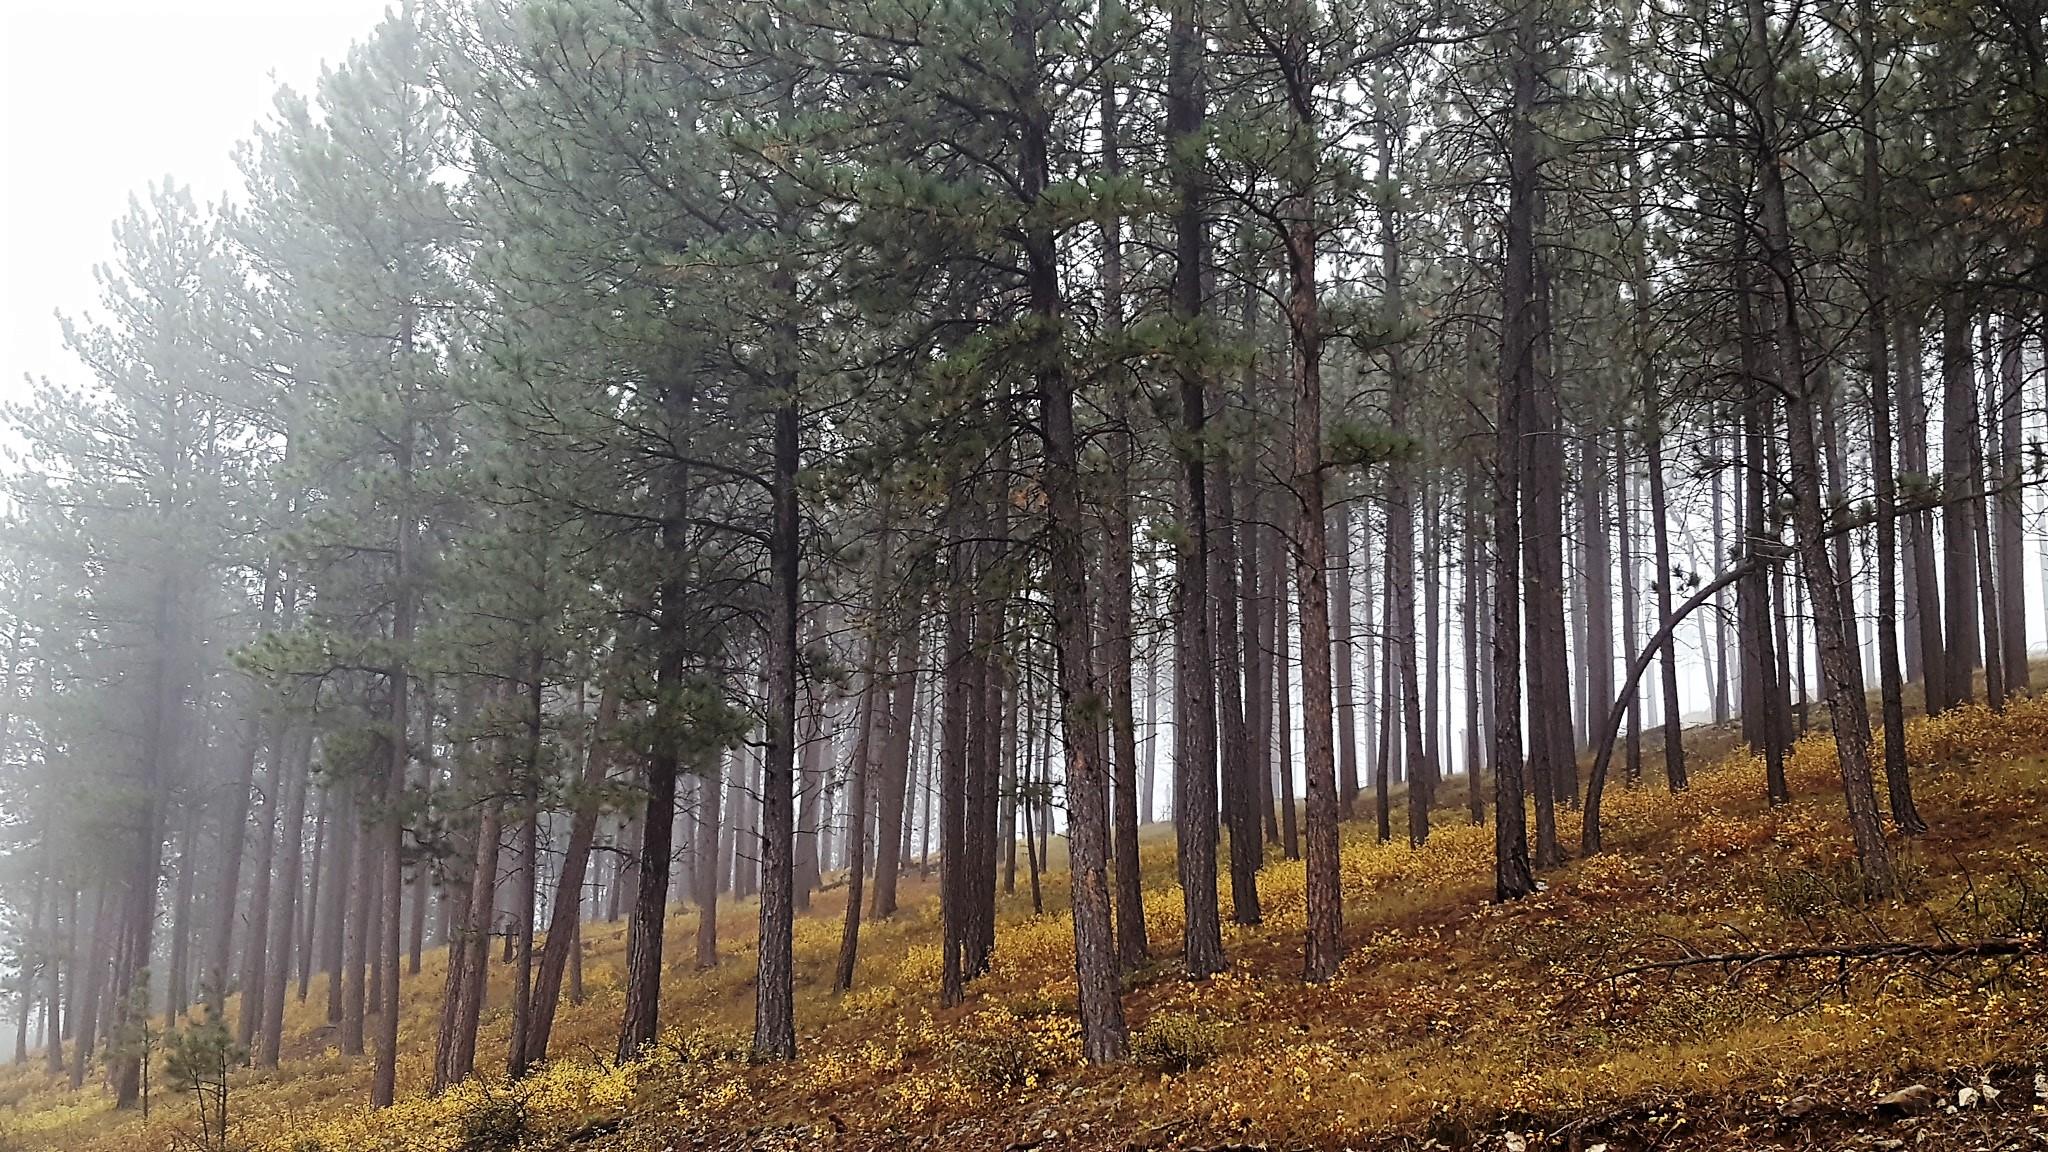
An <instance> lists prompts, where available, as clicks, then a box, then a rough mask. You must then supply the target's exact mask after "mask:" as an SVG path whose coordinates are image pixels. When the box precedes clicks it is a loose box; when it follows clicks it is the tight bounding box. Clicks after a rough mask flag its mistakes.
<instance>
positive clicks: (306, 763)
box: [256, 723, 314, 1068]
mask: <svg viewBox="0 0 2048 1152" xmlns="http://www.w3.org/2000/svg"><path fill="white" fill-rule="evenodd" d="M289 745H290V749H291V753H290V759H289V761H288V763H287V771H288V774H289V778H288V782H287V785H286V789H287V791H286V794H285V817H284V824H283V829H284V838H283V848H284V861H283V863H282V864H281V865H280V866H279V868H278V876H277V882H278V892H279V893H280V895H279V896H278V898H277V904H278V906H277V907H276V908H275V909H273V910H272V912H271V916H270V947H269V953H270V958H269V963H268V965H267V966H266V967H265V968H264V979H265V981H266V984H265V987H264V989H263V993H262V995H263V1019H262V1026H261V1028H260V1029H259V1030H258V1034H259V1037H260V1040H259V1043H258V1045H257V1048H256V1063H257V1066H258V1067H261V1068H275V1067H277V1060H278V1055H279V1053H280V1051H281V1050H282V1047H283V1044H284V995H285V988H286V986H287V984H288V983H289V981H290V976H291V961H292V940H293V938H294V937H295V936H296V935H297V932H296V929H297V927H298V921H299V919H300V915H299V910H300V909H301V907H303V908H304V914H305V915H307V916H310V915H311V914H312V912H313V907H314V905H313V903H312V900H311V899H310V898H309V899H307V900H306V901H305V903H304V904H303V905H301V903H300V901H299V884H300V881H301V879H302V878H303V877H302V873H303V868H302V865H303V863H304V860H305V850H306V840H305V827H304V825H305V820H306V792H307V789H309V788H310V787H311V786H312V782H311V780H310V776H311V771H310V769H311V759H312V752H313V730H312V728H311V726H309V725H307V724H304V723H300V724H296V725H293V726H292V728H291V729H290V737H289Z"/></svg>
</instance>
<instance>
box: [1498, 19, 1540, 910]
mask: <svg viewBox="0 0 2048 1152" xmlns="http://www.w3.org/2000/svg"><path fill="white" fill-rule="evenodd" d="M1510 34H1511V36H1512V38H1513V43H1512V46H1511V49H1510V52H1511V56H1510V62H1509V86H1510V99H1511V107H1510V113H1509V121H1508V214H1507V233H1506V245H1505V251H1504V257H1505V266H1504V268H1503V269H1502V274H1501V301H1502V304H1501V317H1502V323H1501V354H1500V389H1499V399H1498V403H1499V409H1498V412H1497V414H1496V418H1495V423H1494V435H1495V445H1496V447H1495V455H1494V468H1495V480H1494V507H1493V549H1494V552H1493V564H1494V579H1493V588H1494V596H1493V621H1494V622H1493V702H1494V716H1493V732H1494V747H1493V779H1494V791H1493V801H1494V820H1493V828H1494V841H1493V843H1494V870H1493V872H1494V883H1493V888H1494V898H1495V899H1497V900H1514V899H1518V898H1520V897H1523V896H1527V895H1528V894H1530V893H1531V892H1534V891H1535V890H1536V882H1535V879H1534V877H1533V876H1532V875H1531V873H1530V870H1529V842H1528V834H1527V830H1526V825H1525V824H1524V819H1525V817H1524V814H1523V812H1524V810H1523V802H1524V792H1523V787H1522V691H1521V684H1522V645H1521V632H1522V613H1521V601H1520V600H1518V599H1517V598H1516V597H1515V595H1514V590H1515V589H1516V588H1519V587H1521V583H1522V580H1521V577H1522V571H1521V563H1520V559H1521V551H1522V534H1521V512H1520V504H1521V460H1522V418H1521V416H1522V408H1523V399H1522V394H1523V392H1524V390H1525V389H1526V388H1527V386H1528V380H1529V376H1530V375H1531V372H1532V369H1533V360H1534V356H1535V352H1536V332H1535V324H1534V316H1533V313H1534V310H1535V299H1534V297H1535V267H1534V265H1535V249H1536V233H1535V219H1536V216H1535V208H1536V134H1535V126H1534V123H1533V118H1534V115H1535V103H1536V90H1537V83H1538V77H1537V60H1536V54H1537V43H1536V28H1535V17H1534V14H1533V13H1531V12H1530V10H1529V5H1527V4H1524V5H1521V6H1519V7H1518V8H1517V9H1516V11H1515V14H1514V17H1513V22H1512V24H1511V26H1510Z"/></svg>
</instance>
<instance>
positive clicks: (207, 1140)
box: [164, 996, 249, 1152]
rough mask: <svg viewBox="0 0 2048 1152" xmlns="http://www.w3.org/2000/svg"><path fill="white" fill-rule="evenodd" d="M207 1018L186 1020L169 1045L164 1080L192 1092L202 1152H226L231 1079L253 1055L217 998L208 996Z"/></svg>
mask: <svg viewBox="0 0 2048 1152" xmlns="http://www.w3.org/2000/svg"><path fill="white" fill-rule="evenodd" d="M203 999H204V1000H205V1001H206V1009H205V1015H204V1016H202V1017H201V1018H200V1019H199V1020H197V1021H189V1020H188V1021H186V1022H184V1024H183V1025H182V1026H181V1027H179V1028H177V1029H175V1030H173V1031H172V1032H171V1033H170V1034H169V1035H168V1036H167V1037H166V1038H165V1041H164V1078H165V1080H166V1081H168V1082H169V1084H170V1087H171V1090H172V1091H174V1092H188V1093H190V1094H191V1096H192V1108H193V1113H194V1115H195V1117H196V1118H197V1119H198V1121H199V1133H198V1135H197V1136H196V1137H195V1140H196V1146H197V1148H198V1149H199V1152H227V1150H228V1149H229V1148H230V1147H231V1145H230V1144H229V1141H228V1124H229V1121H230V1119H231V1117H230V1114H229V1111H228V1090H229V1083H228V1076H229V1071H230V1069H233V1068H236V1067H239V1066H240V1065H241V1064H242V1062H243V1061H245V1060H247V1059H248V1058H249V1051H248V1049H247V1048H244V1047H243V1046H242V1045H240V1044H238V1043H236V1042H235V1036H234V1033H233V1032H232V1031H230V1030H229V1028H228V1025H227V1020H226V1019H225V1018H224V1017H223V1016H222V1015H221V1010H220V1007H219V1004H218V1000H219V998H218V997H215V996H206V997H203Z"/></svg>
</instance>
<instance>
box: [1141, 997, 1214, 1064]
mask: <svg viewBox="0 0 2048 1152" xmlns="http://www.w3.org/2000/svg"><path fill="white" fill-rule="evenodd" d="M1223 1037H1224V1028H1223V1025H1222V1024H1220V1023H1218V1022H1217V1021H1214V1020H1208V1019H1204V1018H1202V1017H1200V1016H1193V1015H1189V1014H1187V1013H1184V1012H1161V1013H1159V1014H1158V1015H1156V1016H1154V1017H1152V1019H1150V1020H1147V1021H1146V1022H1145V1026H1144V1027H1142V1028H1140V1029H1138V1031H1137V1032H1136V1033H1135V1034H1133V1035H1132V1036H1131V1061H1132V1062H1133V1063H1135V1064H1137V1065H1138V1066H1139V1067H1141V1068H1149V1069H1152V1070H1153V1071H1155V1072H1174V1073H1178V1072H1188V1071H1191V1070H1193V1069H1196V1068H1200V1067H1201V1066H1202V1065H1204V1064H1207V1063H1208V1062H1209V1061H1211V1060H1214V1059H1215V1058H1216V1057H1217V1056H1218V1055H1219V1054H1220V1053H1221V1052H1222V1051H1223Z"/></svg>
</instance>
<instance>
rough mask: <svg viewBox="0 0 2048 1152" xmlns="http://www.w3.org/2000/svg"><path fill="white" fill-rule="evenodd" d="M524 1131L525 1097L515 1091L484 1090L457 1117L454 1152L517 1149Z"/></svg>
mask: <svg viewBox="0 0 2048 1152" xmlns="http://www.w3.org/2000/svg"><path fill="white" fill-rule="evenodd" d="M527 1131H528V1125H527V1115H526V1093H525V1092H524V1091H522V1090H519V1089H516V1088H487V1089H485V1090H484V1091H482V1092H479V1093H477V1094H476V1096H475V1097H474V1098H473V1099H472V1101H471V1102H470V1103H469V1105H468V1107H466V1108H464V1109H463V1111H462V1114H461V1115H460V1116H459V1117H457V1122H456V1140H457V1143H456V1146H455V1147H456V1152H503V1150H505V1149H511V1148H517V1147H519V1145H520V1144H521V1142H523V1141H524V1140H525V1139H526V1135H527Z"/></svg>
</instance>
